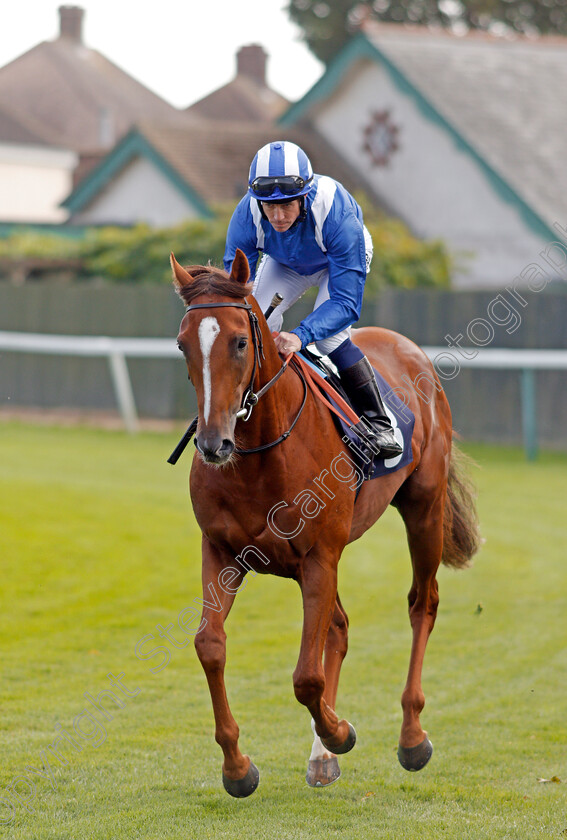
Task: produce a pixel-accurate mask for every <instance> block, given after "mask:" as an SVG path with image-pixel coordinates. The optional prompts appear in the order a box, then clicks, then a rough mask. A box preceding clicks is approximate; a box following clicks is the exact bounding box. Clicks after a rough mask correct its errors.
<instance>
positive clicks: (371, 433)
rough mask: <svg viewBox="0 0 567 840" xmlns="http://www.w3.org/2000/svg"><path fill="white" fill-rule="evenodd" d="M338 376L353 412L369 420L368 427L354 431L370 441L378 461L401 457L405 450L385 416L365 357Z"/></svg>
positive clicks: (367, 421) (372, 372) (359, 426)
mask: <svg viewBox="0 0 567 840" xmlns="http://www.w3.org/2000/svg"><path fill="white" fill-rule="evenodd" d="M339 375H340V377H341V383H342V386H343V388H344V389H345V391H346V392H347V394H348V396H349V398H350V399H351V401H352V405H353V408H354V410H355V411H356V413H357V414H359V415H360V416H361V417H364V419H365V420H366V424H363V423H362V422H361V423H358V424H357V426H354V429H355V431H360V432H361V433H362V435H363V437H365V438H366V439H367V440H368V444H369V447H370V448H371V449H372V451H373V452H374V454H375V455H377V456H378V457H379V458H384V459H385V458H395V457H396V456H397V455H401V454H402V452H403V447H402V446H400V444H399V443H398V441H397V440H396V438H395V437H394V430H393V428H392V424H391V422H390V418H389V417H388V415H387V414H386V409H385V408H384V403H383V402H382V397H381V396H380V391H379V390H378V383H377V382H376V377H375V376H374V370H373V369H372V365H371V364H370V362H369V361H368V359H367V358H366V356H363V357H362V359H359V361H358V362H355V364H354V365H351V366H350V367H348V368H345V369H344V370H341V371H339Z"/></svg>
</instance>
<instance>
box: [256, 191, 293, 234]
mask: <svg viewBox="0 0 567 840" xmlns="http://www.w3.org/2000/svg"><path fill="white" fill-rule="evenodd" d="M262 207H263V208H264V213H265V214H266V217H267V219H268V221H269V223H270V224H271V226H272V227H273V228H274V230H277V232H278V233H285V231H286V230H289V229H290V227H291V226H292V224H293V223H294V222H295V220H296V219H297V217H298V216H299V213H300V209H301V201H300V200H299V198H294V199H293V201H285V202H282V203H280V202H278V201H263V202H262Z"/></svg>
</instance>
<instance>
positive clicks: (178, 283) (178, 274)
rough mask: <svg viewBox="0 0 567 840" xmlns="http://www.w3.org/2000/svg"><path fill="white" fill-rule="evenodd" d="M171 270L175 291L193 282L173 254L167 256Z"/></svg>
mask: <svg viewBox="0 0 567 840" xmlns="http://www.w3.org/2000/svg"><path fill="white" fill-rule="evenodd" d="M169 262H170V263H171V270H172V271H173V283H174V285H175V288H176V289H177V291H179V290H180V289H182V288H183V287H184V286H187V285H189V284H190V283H192V282H193V277H192V276H191V275H190V274H189V272H188V271H186V270H185V269H184V268H183V267H182V266H180V265H179V263H178V262H177V260H176V259H175V257H174V255H173V252H172V253H171V254H170V255H169Z"/></svg>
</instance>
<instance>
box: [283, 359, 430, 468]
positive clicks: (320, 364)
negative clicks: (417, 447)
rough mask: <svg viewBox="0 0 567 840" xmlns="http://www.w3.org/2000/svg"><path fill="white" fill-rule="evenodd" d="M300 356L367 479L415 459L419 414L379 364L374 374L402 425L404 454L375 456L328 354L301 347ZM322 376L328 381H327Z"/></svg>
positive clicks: (388, 407) (397, 423) (389, 408)
mask: <svg viewBox="0 0 567 840" xmlns="http://www.w3.org/2000/svg"><path fill="white" fill-rule="evenodd" d="M297 356H300V357H303V359H304V360H305V362H307V363H308V365H309V371H310V372H312V374H313V375H311V376H309V375H308V376H307V381H308V384H309V385H310V386H312V387H313V386H316V387H317V389H318V393H317V396H318V397H319V398H321V399H323V400H324V401H325V402H326V403H327V405H328V407H329V409H330V411H331V413H332V416H333V420H334V422H335V426H336V428H337V431H338V432H339V434H340V435H341V439H342V440H343V442H344V443H346V444H347V446H348V447H349V451H350V456H351V458H352V460H353V461H354V463H355V465H356V466H357V467H358V469H359V470H360V471H361V472H362V474H363V476H364V479H365V480H370V479H373V478H378V476H381V475H387V474H388V473H391V472H395V471H396V470H399V469H401V468H402V467H404V466H406V464H409V463H411V461H412V459H413V453H412V448H411V440H412V435H413V428H414V423H415V417H414V415H413V413H412V412H411V411H410V410H409V408H408V407H407V405H405V403H404V402H403V401H402V400H401V399H400V398H399V397H398V396H397V394H395V392H394V390H393V389H392V386H391V385H390V384H389V383H388V382H387V381H386V380H385V379H384V378H383V376H381V374H379V373H378V371H377V370H376V368H374V375H375V377H376V381H377V383H378V387H379V389H380V393H381V394H382V395H383V399H384V402H385V403H386V404H387V405H386V410H387V412H388V415H389V417H390V420H391V422H392V426H393V427H394V429H395V428H398V429H400V431H401V433H402V437H403V447H404V450H403V452H402V454H401V455H398V456H396V457H395V458H387V459H385V460H382V459H379V458H374V457H373V453H372V450H370V449H369V447H368V445H367V442H366V440H365V438H364V437H363V436H362V435H360V434H359V432H358V431H357V430H355V429H354V428H353V426H355V425H357V424H358V423H359V420H360V418H359V417H358V415H357V414H356V412H355V411H354V409H353V407H352V404H351V402H350V399H349V397H348V395H347V393H346V392H345V389H344V388H343V386H342V383H341V380H340V378H339V376H338V375H337V374H336V373H335V371H334V369H333V368H332V367H331V366H330V365H329V364H328V362H327V361H326V360H325V358H324V357H321V356H317V355H316V354H315V353H312V352H311V351H310V350H308V349H307V348H303V349H302V350H300V351H299V353H298V354H296V357H297ZM302 367H303V371H304V373H306V371H305V367H304V363H302ZM321 380H323V381H324V384H323V382H322V381H321ZM333 392H334V393H333ZM359 428H360V426H359Z"/></svg>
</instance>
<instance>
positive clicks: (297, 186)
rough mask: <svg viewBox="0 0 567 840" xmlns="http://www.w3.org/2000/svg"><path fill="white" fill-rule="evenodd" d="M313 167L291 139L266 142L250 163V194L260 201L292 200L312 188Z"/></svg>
mask: <svg viewBox="0 0 567 840" xmlns="http://www.w3.org/2000/svg"><path fill="white" fill-rule="evenodd" d="M312 180H313V167H312V166H311V162H310V160H309V158H308V157H307V155H306V154H305V152H304V151H303V149H300V148H299V146H296V145H295V143H290V142H289V140H277V141H275V142H274V143H267V144H266V145H265V146H262V148H261V149H260V151H259V152H257V153H256V155H255V157H254V160H253V161H252V165H251V167H250V176H249V178H248V194H249V195H251V196H254V198H257V199H258V200H259V201H289V200H290V199H294V198H299V197H300V196H302V195H305V194H306V193H307V192H309V187H310V186H311V181H312Z"/></svg>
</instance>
